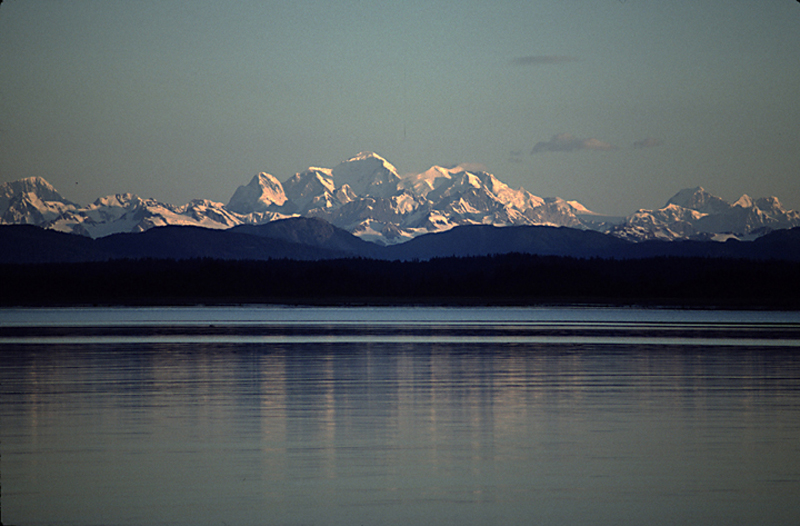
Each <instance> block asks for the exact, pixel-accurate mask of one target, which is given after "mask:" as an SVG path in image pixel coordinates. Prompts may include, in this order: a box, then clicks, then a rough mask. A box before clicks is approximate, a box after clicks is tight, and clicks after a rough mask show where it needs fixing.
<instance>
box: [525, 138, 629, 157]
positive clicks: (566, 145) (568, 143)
mask: <svg viewBox="0 0 800 526" xmlns="http://www.w3.org/2000/svg"><path fill="white" fill-rule="evenodd" d="M617 149H618V148H617V147H616V146H614V145H613V144H609V143H607V142H603V141H601V140H599V139H593V138H589V139H580V138H578V137H575V136H574V135H572V134H571V133H559V134H558V135H553V137H552V138H551V139H550V140H549V141H547V142H544V141H540V142H537V143H536V144H535V145H534V147H533V149H532V150H531V155H533V154H535V153H539V152H574V151H577V150H595V151H609V150H617Z"/></svg>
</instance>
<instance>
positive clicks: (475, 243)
mask: <svg viewBox="0 0 800 526" xmlns="http://www.w3.org/2000/svg"><path fill="white" fill-rule="evenodd" d="M0 272H1V274H0V304H2V305H56V304H63V305H75V304H95V303H96V304H187V303H240V302H243V303H347V302H350V303H352V302H359V303H364V302H365V303H399V302H403V303H408V302H412V303H413V302H419V303H431V302H433V303H484V304H501V303H505V304H530V303H546V302H567V303H575V302H590V303H620V304H629V303H630V304H633V303H636V304H648V303H649V304H681V305H707V306H732V307H746V306H753V307H769V308H792V309H794V308H798V307H800V285H798V283H799V282H800V228H795V229H792V230H781V231H775V232H772V233H770V234H767V235H765V236H763V237H760V238H758V239H756V240H755V241H749V242H742V241H735V240H734V241H729V242H725V243H719V242H713V241H675V242H663V241H651V242H643V243H631V242H628V241H624V240H621V239H618V238H614V237H613V236H608V235H605V234H601V233H598V232H591V231H583V230H576V229H570V228H556V227H544V226H528V227H504V228H499V227H493V226H488V225H472V226H463V227H457V228H454V229H452V230H450V231H448V232H442V233H437V234H429V235H424V236H419V237H417V238H415V239H413V240H412V241H409V242H407V243H404V244H402V245H395V246H391V247H381V246H378V245H375V244H372V243H367V242H365V241H363V240H361V239H359V238H357V237H355V236H353V235H352V234H350V233H348V232H345V231H343V230H341V229H338V228H336V227H334V226H332V225H330V224H329V223H326V222H325V221H322V220H319V219H309V218H294V219H288V220H283V221H275V222H272V223H268V224H265V225H259V226H243V227H236V228H232V229H230V230H212V229H205V228H198V227H181V226H170V227H161V228H153V229H150V230H147V231H145V232H142V233H128V234H116V235H111V236H107V237H103V238H99V239H89V238H85V237H81V236H77V235H72V234H63V233H59V232H53V231H49V230H44V229H41V228H38V227H33V226H24V225H22V226H0Z"/></svg>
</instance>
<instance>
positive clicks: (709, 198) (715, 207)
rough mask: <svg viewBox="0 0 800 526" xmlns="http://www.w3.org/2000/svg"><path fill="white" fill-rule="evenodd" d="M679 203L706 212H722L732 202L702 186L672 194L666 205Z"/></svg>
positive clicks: (684, 206)
mask: <svg viewBox="0 0 800 526" xmlns="http://www.w3.org/2000/svg"><path fill="white" fill-rule="evenodd" d="M671 204H673V205H678V206H680V207H683V208H688V209H690V210H696V211H698V212H701V213H704V214H710V213H715V214H716V213H721V212H724V211H725V210H727V209H728V208H730V206H731V205H730V204H728V202H727V201H725V200H723V199H722V198H720V197H717V196H715V195H712V194H710V193H709V192H707V191H706V190H705V188H703V187H702V186H696V187H694V188H685V189H683V190H681V191H680V192H678V193H677V194H675V195H674V196H672V198H670V200H669V201H667V204H666V206H669V205H671Z"/></svg>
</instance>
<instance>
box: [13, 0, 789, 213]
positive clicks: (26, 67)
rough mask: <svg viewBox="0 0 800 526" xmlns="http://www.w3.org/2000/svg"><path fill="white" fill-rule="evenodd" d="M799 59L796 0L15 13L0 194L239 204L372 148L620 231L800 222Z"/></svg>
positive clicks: (409, 166)
mask: <svg viewBox="0 0 800 526" xmlns="http://www.w3.org/2000/svg"><path fill="white" fill-rule="evenodd" d="M798 64H800V4H798V2H796V1H794V0H770V1H769V2H743V1H735V2H725V3H723V2H703V3H698V2H690V1H688V0H678V1H675V2H655V1H654V0H627V1H625V2H621V1H619V0H597V1H594V2H563V1H560V0H541V1H530V0H528V1H512V0H498V1H496V2H479V1H476V0H464V1H462V2H448V1H443V0H432V1H430V0H429V1H424V2H423V1H421V0H409V1H407V2H399V3H394V4H384V3H381V4H373V3H370V2H359V1H354V0H353V1H334V2H329V1H326V2H322V1H317V0H298V1H296V2H274V1H265V2H255V1H244V0H243V1H239V2H211V1H208V0H191V1H188V0H181V1H178V0H142V1H137V2H108V1H105V0H82V1H79V2H46V1H40V2H29V1H23V0H7V1H4V2H2V4H1V5H0V182H6V181H14V180H17V179H21V178H25V177H32V176H40V177H43V178H45V179H46V180H48V181H49V182H50V183H52V184H53V185H54V186H55V187H56V189H58V190H59V192H60V193H61V194H62V195H63V196H64V197H65V198H67V199H69V200H72V201H75V202H77V203H80V204H84V205H85V204H88V203H90V202H92V201H94V200H95V199H97V198H99V197H104V196H106V195H109V194H115V193H123V192H131V193H134V194H137V195H139V196H140V197H144V198H148V197H152V198H156V199H158V200H161V201H165V202H170V203H174V204H182V203H186V202H188V201H189V200H191V199H194V198H202V199H210V200H213V201H219V202H223V203H227V202H228V200H229V199H230V197H231V196H232V195H233V193H234V191H235V190H236V188H237V187H238V186H239V185H244V184H247V183H248V182H249V181H250V179H251V178H252V177H253V176H254V175H255V174H256V173H259V172H268V173H270V174H272V175H274V176H275V177H276V178H277V179H278V180H280V181H285V180H286V179H288V178H289V177H291V176H292V175H293V174H294V173H296V172H300V171H302V170H304V169H306V168H308V167H310V166H321V167H327V168H332V167H334V166H336V165H337V164H339V163H340V162H342V161H344V160H346V159H348V158H350V157H353V156H354V155H356V154H358V153H359V152H362V151H374V152H376V153H377V154H379V155H381V156H382V157H384V158H386V159H387V160H388V161H389V162H390V163H392V164H393V165H394V166H396V167H397V169H398V171H399V173H401V174H408V173H421V172H424V171H425V170H427V169H428V168H430V167H431V166H433V165H441V166H454V165H463V166H481V167H484V169H485V170H487V171H489V172H491V173H493V174H494V175H495V176H496V177H497V178H499V179H500V180H502V181H504V182H505V183H507V184H508V185H509V186H511V187H513V188H519V187H524V188H525V189H526V190H528V191H529V192H531V193H533V194H535V195H537V196H541V197H553V196H558V197H561V198H564V199H567V200H574V201H578V202H580V203H581V204H583V205H585V206H586V207H587V208H589V209H591V210H594V211H597V212H600V213H607V214H615V215H627V214H630V213H632V212H634V211H635V210H636V209H638V208H658V207H661V206H663V205H664V204H665V202H666V200H667V199H669V198H670V197H671V196H672V195H674V194H675V193H676V192H677V191H679V190H681V189H683V188H691V187H696V186H702V187H704V188H705V189H706V190H708V191H709V192H711V193H712V194H715V195H718V196H720V197H722V198H723V199H726V200H728V201H730V202H733V201H735V200H737V199H738V198H739V197H740V196H741V195H742V194H748V195H750V196H752V197H767V196H772V195H774V196H777V197H778V198H779V199H780V200H781V202H782V203H783V204H784V206H785V207H787V208H793V209H800V173H798V172H800V148H798V139H799V138H800V105H798V104H797V91H798V89H799V88H800V68H798V67H797V65H798Z"/></svg>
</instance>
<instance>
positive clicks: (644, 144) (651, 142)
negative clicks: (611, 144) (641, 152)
mask: <svg viewBox="0 0 800 526" xmlns="http://www.w3.org/2000/svg"><path fill="white" fill-rule="evenodd" d="M662 144H664V141H662V140H661V139H655V138H653V137H648V138H646V139H642V140H641V141H636V142H634V143H633V147H634V148H637V149H638V148H653V147H655V146H661V145H662Z"/></svg>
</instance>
